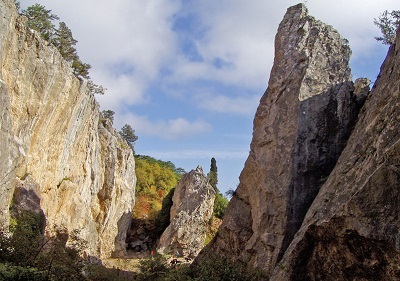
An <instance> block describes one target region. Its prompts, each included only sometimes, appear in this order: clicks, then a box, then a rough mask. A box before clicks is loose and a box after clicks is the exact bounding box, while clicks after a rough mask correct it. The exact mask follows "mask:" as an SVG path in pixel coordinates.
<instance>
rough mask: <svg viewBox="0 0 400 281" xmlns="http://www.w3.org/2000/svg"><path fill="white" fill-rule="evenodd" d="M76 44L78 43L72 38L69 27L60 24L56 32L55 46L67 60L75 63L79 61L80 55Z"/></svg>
mask: <svg viewBox="0 0 400 281" xmlns="http://www.w3.org/2000/svg"><path fill="white" fill-rule="evenodd" d="M76 43H78V41H77V40H75V39H74V37H73V36H72V32H71V29H69V28H68V27H67V25H66V24H65V22H60V23H59V27H58V29H57V30H56V31H55V36H54V39H53V44H54V46H56V47H57V49H58V51H59V52H60V54H61V56H62V57H63V58H64V59H65V60H67V61H69V62H73V61H75V60H77V59H78V54H77V53H76V49H75V47H74V46H75V45H76Z"/></svg>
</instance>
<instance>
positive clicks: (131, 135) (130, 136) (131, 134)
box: [119, 124, 138, 152]
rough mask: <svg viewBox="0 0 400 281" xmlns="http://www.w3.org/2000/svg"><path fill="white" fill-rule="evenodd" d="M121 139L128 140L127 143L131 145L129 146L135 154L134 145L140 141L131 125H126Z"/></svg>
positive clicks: (121, 133)
mask: <svg viewBox="0 0 400 281" xmlns="http://www.w3.org/2000/svg"><path fill="white" fill-rule="evenodd" d="M119 134H120V135H121V137H122V138H123V139H124V140H126V142H127V143H128V144H129V146H130V147H131V148H132V150H133V152H135V150H134V148H133V145H134V143H135V141H137V140H138V137H137V136H136V135H135V130H134V129H132V127H131V125H129V124H125V125H124V126H123V127H122V128H121V131H120V132H119Z"/></svg>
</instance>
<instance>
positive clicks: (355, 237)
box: [272, 32, 400, 280]
mask: <svg viewBox="0 0 400 281" xmlns="http://www.w3.org/2000/svg"><path fill="white" fill-rule="evenodd" d="M399 123H400V32H398V33H397V40H396V43H395V45H393V46H391V48H390V50H389V53H388V56H387V58H386V60H385V62H384V64H383V65H382V68H381V72H380V74H379V76H378V79H377V81H376V83H375V85H374V87H373V90H372V92H371V94H370V95H369V97H368V100H367V101H366V103H365V105H364V107H363V110H362V112H361V113H360V117H359V121H358V122H357V125H356V127H355V129H354V131H353V133H352V135H351V137H350V139H349V141H348V144H347V146H346V148H345V149H344V151H343V153H342V155H341V156H340V158H339V161H338V163H337V165H336V167H335V169H334V170H333V171H332V173H331V174H330V176H329V178H328V179H327V181H326V182H325V184H324V185H323V187H322V188H321V190H320V192H319V194H318V196H317V198H316V199H315V200H314V202H313V204H312V206H311V207H310V209H309V211H308V213H307V216H306V217H305V219H304V222H303V225H302V227H301V229H300V231H299V232H298V233H297V235H296V237H295V238H294V240H293V241H292V243H291V245H290V247H289V248H288V250H287V251H286V253H285V255H284V258H283V260H282V261H281V263H280V266H278V267H276V268H275V271H274V274H273V278H272V280H400V268H399V264H400V224H399V222H400V219H399V210H400V190H399V188H400V127H399Z"/></svg>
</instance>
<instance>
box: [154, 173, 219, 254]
mask: <svg viewBox="0 0 400 281" xmlns="http://www.w3.org/2000/svg"><path fill="white" fill-rule="evenodd" d="M214 199H215V190H214V188H213V187H212V186H211V185H210V184H209V183H208V179H207V177H206V176H205V175H204V173H203V170H202V168H201V167H200V166H198V167H197V168H196V170H192V171H190V172H189V173H187V174H186V175H185V176H184V177H183V178H182V179H181V180H180V182H179V183H178V185H177V187H176V188H175V192H174V196H173V198H172V201H173V205H172V207H171V211H170V222H171V223H170V225H169V226H168V227H167V229H166V230H165V231H164V232H163V234H162V235H161V238H160V242H159V246H158V249H157V250H158V251H159V252H162V253H166V254H173V255H177V256H185V257H195V256H197V254H198V253H199V252H200V250H201V249H202V248H203V246H204V242H205V239H206V233H207V229H208V224H209V220H210V219H211V216H212V213H213V208H214Z"/></svg>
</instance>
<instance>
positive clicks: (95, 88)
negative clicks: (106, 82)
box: [81, 64, 107, 95]
mask: <svg viewBox="0 0 400 281" xmlns="http://www.w3.org/2000/svg"><path fill="white" fill-rule="evenodd" d="M90 67H91V66H90V64H84V65H83V66H82V67H81V68H82V69H85V68H87V70H89V69H90ZM88 73H89V72H88ZM88 77H89V76H88ZM87 87H88V89H89V92H91V93H92V94H94V95H96V94H97V95H104V94H105V92H106V91H107V88H105V87H103V86H102V85H97V84H95V83H94V82H93V81H92V80H91V79H89V80H88V84H87Z"/></svg>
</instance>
